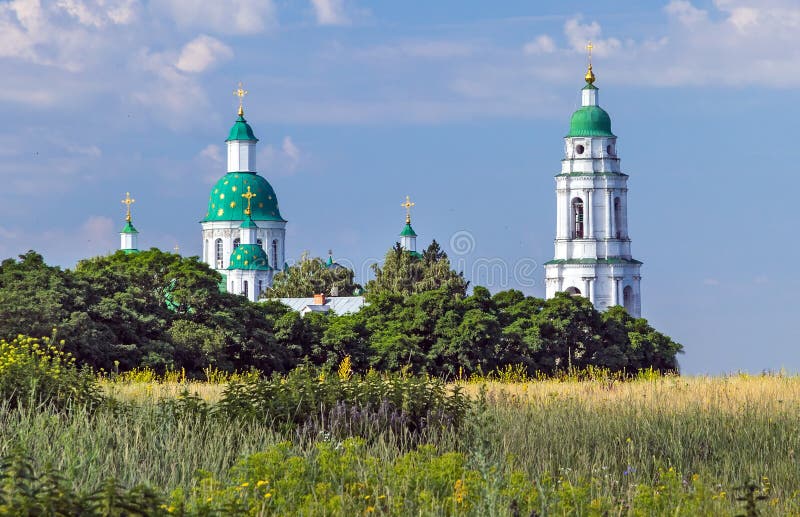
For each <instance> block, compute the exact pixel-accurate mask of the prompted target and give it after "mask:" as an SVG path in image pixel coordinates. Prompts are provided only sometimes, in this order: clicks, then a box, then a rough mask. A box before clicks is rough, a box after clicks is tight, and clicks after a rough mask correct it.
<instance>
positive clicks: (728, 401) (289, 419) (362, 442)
mask: <svg viewBox="0 0 800 517" xmlns="http://www.w3.org/2000/svg"><path fill="white" fill-rule="evenodd" d="M510 377H511V376H508V375H506V376H505V381H504V382H499V381H498V380H497V379H498V378H504V377H503V376H502V375H500V376H490V377H489V378H487V379H475V378H474V379H471V380H469V381H466V380H465V381H460V382H457V383H452V384H448V385H441V384H437V383H435V382H433V383H431V382H430V381H427V380H425V379H424V378H418V377H403V376H382V375H378V374H373V375H371V376H366V377H359V376H352V375H351V374H350V372H349V371H344V372H343V371H341V370H340V372H338V374H337V372H319V371H316V372H305V373H303V372H300V373H298V374H296V375H295V374H292V375H290V376H287V377H284V378H275V379H273V380H272V381H270V382H271V384H270V383H268V382H266V381H259V380H256V379H255V377H252V376H249V377H248V376H242V377H239V378H234V379H233V380H234V381H237V382H238V383H239V384H237V385H238V386H239V387H238V388H237V389H238V391H236V390H233V391H234V392H235V393H233V394H231V393H227V392H226V386H227V385H226V382H227V381H228V380H230V379H229V378H225V377H224V376H219V375H218V376H217V377H215V378H214V380H215V381H216V382H190V381H187V380H186V379H184V378H183V377H182V376H180V375H178V374H174V373H173V374H170V375H168V376H167V377H166V378H158V377H157V376H155V375H153V374H152V373H148V372H134V373H132V374H123V375H116V376H105V377H101V378H100V381H99V386H100V387H101V389H102V391H103V392H104V394H105V395H106V396H107V399H106V400H107V401H108V402H106V403H104V404H103V405H102V406H99V407H93V408H89V407H86V406H83V405H76V406H74V407H67V408H66V409H65V408H63V407H53V406H50V405H47V404H41V403H38V404H37V403H35V402H33V401H31V402H30V403H25V402H24V401H22V402H19V401H18V403H17V405H10V404H5V405H3V406H2V407H0V453H2V454H4V455H6V456H7V457H8V458H11V459H9V460H7V461H6V462H5V463H4V465H5V467H4V468H5V474H4V475H3V478H2V479H0V514H8V515H13V514H19V513H21V510H20V509H21V508H22V509H26V508H27V509H26V510H25V511H30V512H32V510H30V508H29V507H28V506H31V505H34V506H35V504H40V503H41V504H40V506H41V505H44V506H41V508H43V507H45V506H46V505H48V504H55V503H53V502H52V501H51V500H50V499H48V497H50V498H51V499H52V498H53V497H55V498H56V499H57V498H58V497H57V494H62V496H63V497H67V496H70V497H72V498H81V497H83V498H84V499H85V500H86V501H89V503H86V504H90V503H91V501H94V500H101V499H103V498H104V497H105V500H109V498H111V499H113V498H118V499H119V500H120V501H121V500H123V499H124V498H125V497H130V498H131V500H132V501H134V500H137V501H138V500H148V501H150V504H151V506H150V507H148V508H149V509H146V510H142V511H143V512H144V513H146V514H183V515H229V514H249V515H365V514H390V515H800V491H799V490H800V467H799V465H800V463H798V458H797V454H798V453H800V418H798V416H800V377H797V376H786V375H765V376H747V375H732V376H727V377H715V378H710V377H679V376H666V377H661V376H658V375H652V374H650V375H640V376H639V377H638V378H637V379H634V380H626V381H621V380H619V379H618V378H614V377H613V376H609V375H594V376H590V378H588V379H583V380H581V379H579V378H578V377H576V376H573V377H567V378H563V379H560V380H556V379H551V380H546V379H545V380H525V382H510ZM493 379H494V380H493ZM523 380H524V379H523ZM248 382H249V383H250V384H248ZM248 386H249V387H248ZM248 390H249V391H248ZM431 390H432V391H431ZM437 390H439V391H437ZM454 390H455V391H459V392H462V393H463V394H465V395H466V397H460V396H453V395H452V393H453V391H454ZM187 392H188V393H190V394H195V395H196V396H194V395H192V396H188V397H187ZM429 392H430V393H429ZM431 393H433V395H431ZM429 396H430V400H429V401H428V402H426V403H429V404H428V405H427V406H425V407H427V408H428V409H426V410H425V411H427V413H426V412H425V411H422V412H420V411H419V407H422V406H419V404H420V403H421V402H420V401H421V400H422V399H424V398H426V397H429ZM370 397H371V398H370ZM368 399H369V400H385V399H391V400H393V401H394V402H393V404H394V405H393V406H391V407H392V408H395V409H396V411H394V410H391V411H388V412H385V411H384V409H385V408H383V406H381V407H380V408H379V407H378V406H377V405H375V404H373V405H370V403H369V402H367V401H368ZM308 400H313V401H315V402H312V403H311V404H310V405H307V406H304V405H303V404H305V402H307V401H308ZM342 401H349V402H346V403H344V402H342ZM430 404H433V405H430ZM436 404H439V405H436ZM323 406H324V407H326V408H328V409H325V410H320V411H316V410H315V409H314V408H315V407H318V408H322V407H323ZM431 408H434V409H431ZM435 408H438V409H435ZM382 411H383V413H382ZM392 411H394V412H392ZM303 412H305V413H308V414H300V413H303ZM415 412H416V413H415ZM437 412H438V413H437ZM448 412H449V413H448ZM462 413H463V414H462ZM412 414H415V415H417V416H415V417H413V418H410V419H407V420H404V421H403V422H401V424H399V425H396V423H395V420H396V419H397V418H401V417H402V418H404V417H405V416H407V415H412ZM242 415H246V416H242ZM437 415H438V417H437ZM442 415H445V417H446V418H442ZM448 415H449V416H448ZM453 415H455V416H453ZM459 415H460V416H459ZM298 416H299V419H298ZM414 418H416V420H414ZM437 418H438V420H437ZM448 418H451V420H448ZM446 422H452V425H451V424H447V423H446ZM14 462H17V463H20V462H22V463H23V464H24V465H25V466H26V468H28V467H30V468H29V469H28V470H25V469H22V468H20V469H17V470H14V469H13V468H11V467H9V465H12V464H16V463H14ZM48 476H50V477H48ZM51 478H52V479H56V481H52V479H51ZM109 480H112V482H110V481H109ZM48 483H50V485H53V483H56V485H57V486H58V487H60V488H57V489H55V488H52V487H51V488H48V487H49V486H50V485H48ZM109 483H111V484H109ZM53 486H55V485H53ZM136 486H140V487H142V486H146V487H149V492H148V491H147V490H145V489H144V488H140V489H138V490H140V491H139V492H136V491H135V490H134V489H132V487H136ZM109 487H112V488H113V487H117V488H113V490H112V488H109ZM48 490H49V491H48ZM114 490H116V492H114ZM142 490H144V491H142ZM26 491H27V492H26ZM111 492H114V494H117V495H114V496H113V497H112V496H110V495H108V494H110V493H111ZM26 493H30V494H34V495H28V496H25V497H28V498H29V499H25V497H22V496H20V494H26ZM37 494H38V495H37ZM48 494H50V495H48ZM53 494H56V495H55V496H54V495H53ZM63 494H67V495H66V496H64V495H63ZM70 494H71V495H70ZM104 494H105V495H104ZM143 494H144V495H143ZM147 494H149V496H147V497H145V496H146V495H147ZM14 497H16V498H17V500H18V501H17V503H14V502H13V501H14V500H15V499H14ZM20 497H22V499H20ZM93 497H94V498H95V499H92V498H93ZM148 497H149V499H148ZM30 498H33V499H30ZM36 498H39V499H41V501H44V502H41V501H40V502H39V503H36V501H39V499H36ZM19 501H23V502H19ZM26 501H27V502H26ZM31 501H34V503H35V504H34V503H31ZM15 504H16V506H14V505H15ZM26 504H27V505H28V506H24V505H26ZM91 504H94V503H91ZM136 504H138V503H136ZM20 505H21V506H20ZM41 508H40V509H41ZM87 508H88V507H87ZM92 508H95V507H92ZM93 511H94V510H93ZM98 512H99V510H98ZM44 513H45V514H46V513H47V512H46V511H45V512H44ZM78 513H88V512H87V511H86V510H83V511H81V512H78ZM95 514H98V515H100V514H103V513H102V512H99V513H95Z"/></svg>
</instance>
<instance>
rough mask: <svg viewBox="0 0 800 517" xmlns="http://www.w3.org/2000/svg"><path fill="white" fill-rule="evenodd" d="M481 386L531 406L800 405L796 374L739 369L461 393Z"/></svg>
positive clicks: (498, 386) (778, 408)
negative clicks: (724, 372)
mask: <svg viewBox="0 0 800 517" xmlns="http://www.w3.org/2000/svg"><path fill="white" fill-rule="evenodd" d="M483 385H485V386H486V389H487V394H488V395H489V396H490V397H491V398H492V399H494V400H509V401H513V402H522V403H524V402H528V403H530V404H532V405H535V406H541V405H548V404H552V403H559V402H563V401H565V400H569V401H571V402H577V403H587V404H591V405H593V406H595V407H596V408H597V409H598V410H601V409H603V408H614V407H618V406H638V407H645V408H650V409H653V410H657V411H659V412H664V411H667V412H681V411H685V410H689V409H693V410H694V409H702V410H706V411H709V412H711V411H718V412H725V413H729V414H736V413H740V412H743V411H745V410H747V411H759V410H762V411H764V412H765V413H770V414H776V413H777V414H781V413H787V412H797V411H798V409H800V376H785V375H759V376H752V375H743V374H742V375H731V376H724V377H707V376H702V377H679V376H667V377H659V378H655V379H652V380H634V381H625V382H620V381H615V380H590V381H568V382H563V381H558V380H544V381H533V382H524V383H503V382H486V383H481V382H477V383H476V382H469V383H464V384H462V386H463V387H464V390H465V392H466V393H468V394H469V395H471V396H476V395H477V394H478V393H479V391H480V389H481V386H483Z"/></svg>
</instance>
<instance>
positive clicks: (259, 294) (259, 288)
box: [256, 280, 264, 299]
mask: <svg viewBox="0 0 800 517" xmlns="http://www.w3.org/2000/svg"><path fill="white" fill-rule="evenodd" d="M263 290H264V282H263V281H262V280H259V281H258V291H256V299H258V297H259V296H261V292H262V291H263Z"/></svg>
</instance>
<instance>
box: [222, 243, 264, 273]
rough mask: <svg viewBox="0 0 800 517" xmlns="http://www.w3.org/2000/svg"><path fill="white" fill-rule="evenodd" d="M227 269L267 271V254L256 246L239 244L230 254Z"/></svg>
mask: <svg viewBox="0 0 800 517" xmlns="http://www.w3.org/2000/svg"><path fill="white" fill-rule="evenodd" d="M228 269H247V270H253V269H255V270H258V271H269V270H270V269H272V268H270V267H269V262H268V261H267V254H266V253H264V250H263V249H262V248H261V246H259V245H258V244H240V245H239V246H238V247H237V248H236V249H235V250H233V253H231V264H230V266H228Z"/></svg>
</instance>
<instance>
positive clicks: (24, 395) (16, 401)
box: [0, 336, 103, 409]
mask: <svg viewBox="0 0 800 517" xmlns="http://www.w3.org/2000/svg"><path fill="white" fill-rule="evenodd" d="M0 396H2V398H3V400H5V401H6V402H7V403H8V404H10V405H11V406H17V405H28V404H33V405H37V404H46V405H52V406H54V407H56V408H58V409H66V408H68V407H71V406H78V405H86V406H89V407H95V406H97V405H98V404H99V403H100V402H102V399H103V397H102V395H101V394H100V388H99V387H98V385H97V381H96V379H95V376H94V374H93V373H92V372H91V371H89V370H88V369H78V368H77V367H76V366H75V359H74V358H73V357H72V356H71V355H70V354H68V353H65V352H62V351H61V350H59V348H58V347H56V346H55V345H54V344H53V343H52V342H51V340H50V339H49V338H42V339H41V340H40V339H36V338H31V337H26V336H17V337H16V338H14V339H13V340H11V341H6V340H5V339H0Z"/></svg>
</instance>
